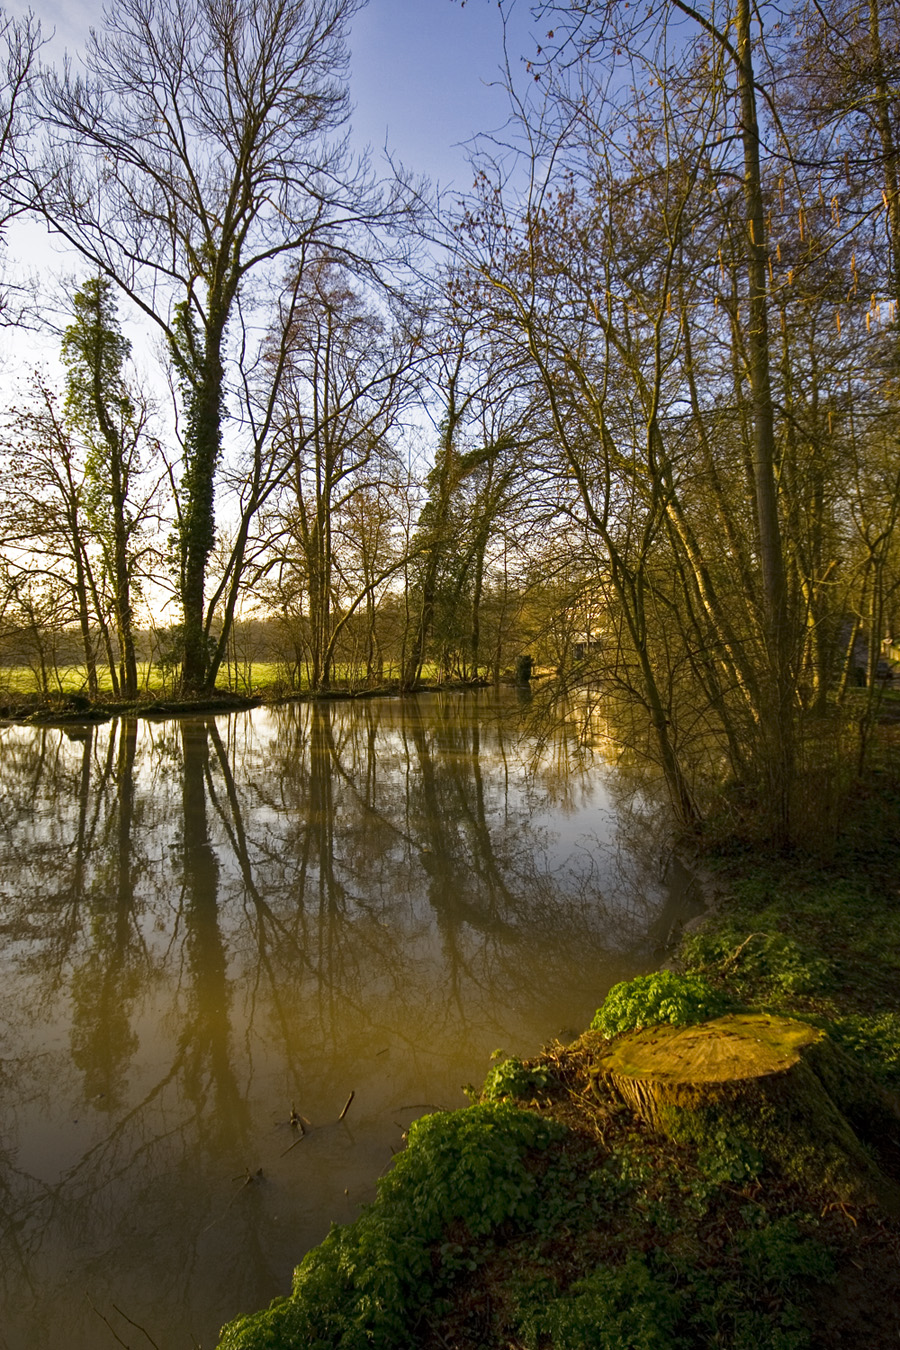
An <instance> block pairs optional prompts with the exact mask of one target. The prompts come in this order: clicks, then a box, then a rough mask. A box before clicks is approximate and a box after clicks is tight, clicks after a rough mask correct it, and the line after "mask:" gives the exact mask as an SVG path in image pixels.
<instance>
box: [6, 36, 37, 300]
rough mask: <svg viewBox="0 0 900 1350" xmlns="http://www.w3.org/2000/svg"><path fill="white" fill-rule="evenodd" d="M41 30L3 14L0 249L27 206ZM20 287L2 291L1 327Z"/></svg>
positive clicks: (10, 287)
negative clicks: (26, 169)
mask: <svg viewBox="0 0 900 1350" xmlns="http://www.w3.org/2000/svg"><path fill="white" fill-rule="evenodd" d="M40 46H41V26H40V24H39V23H38V22H37V20H36V19H35V18H34V16H33V15H32V14H31V13H30V12H29V13H28V14H26V16H25V18H24V19H20V20H16V19H12V18H10V17H9V15H6V14H3V13H2V11H0V246H2V244H3V242H4V240H3V236H4V233H5V229H6V226H7V225H8V224H9V222H10V220H12V219H13V217H14V216H16V215H18V214H19V213H20V212H21V211H22V210H23V209H25V207H26V206H27V202H28V199H27V196H25V197H23V194H22V178H21V173H22V169H23V164H24V154H25V150H26V146H27V142H28V134H29V129H30V119H29V115H28V111H27V107H26V105H27V101H28V95H29V92H30V89H31V86H32V84H33V81H34V77H35V74H36V71H37V59H38V51H39V49H40ZM19 290H20V288H19V287H16V286H13V285H12V284H9V283H8V284H7V285H6V286H4V288H3V289H2V290H0V324H10V323H15V322H16V320H17V318H18V317H19V310H18V308H17V306H16V303H15V299H14V297H15V296H16V294H17V292H18V291H19Z"/></svg>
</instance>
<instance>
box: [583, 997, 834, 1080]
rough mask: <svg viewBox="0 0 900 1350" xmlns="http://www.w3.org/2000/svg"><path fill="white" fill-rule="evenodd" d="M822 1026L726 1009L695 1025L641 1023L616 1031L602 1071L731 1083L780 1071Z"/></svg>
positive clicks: (600, 1064)
mask: <svg viewBox="0 0 900 1350" xmlns="http://www.w3.org/2000/svg"><path fill="white" fill-rule="evenodd" d="M822 1034H823V1033H822V1032H821V1031H819V1030H818V1029H817V1028H816V1027H811V1026H809V1025H808V1024H807V1023H805V1022H796V1021H794V1020H793V1019H792V1018H788V1017H773V1016H769V1015H768V1014H766V1013H729V1014H728V1015H727V1016H725V1017H717V1018H716V1019H715V1020H714V1021H712V1022H702V1023H700V1024H699V1025H697V1026H687V1027H673V1026H656V1027H645V1028H644V1029H643V1030H641V1031H634V1032H629V1033H627V1034H626V1035H623V1036H620V1037H619V1038H618V1040H616V1041H615V1042H614V1044H613V1045H612V1046H611V1047H610V1049H609V1050H608V1051H607V1053H606V1054H605V1055H603V1057H602V1058H601V1059H600V1060H599V1061H598V1064H597V1068H598V1069H599V1071H600V1072H601V1073H604V1074H611V1075H613V1077H615V1078H620V1077H625V1078H631V1079H642V1080H644V1081H648V1082H649V1081H652V1082H656V1083H665V1082H670V1083H729V1082H731V1083H734V1082H744V1081H746V1080H747V1079H752V1078H764V1077H767V1076H768V1075H770V1074H778V1073H783V1072H784V1071H786V1070H787V1069H790V1068H791V1067H792V1066H793V1065H794V1064H796V1063H797V1061H798V1060H799V1059H800V1057H801V1055H802V1053H803V1051H804V1050H806V1049H807V1047H809V1046H811V1045H814V1044H815V1043H816V1042H817V1041H819V1040H821V1039H822Z"/></svg>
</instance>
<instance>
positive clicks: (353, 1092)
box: [338, 1088, 356, 1120]
mask: <svg viewBox="0 0 900 1350" xmlns="http://www.w3.org/2000/svg"><path fill="white" fill-rule="evenodd" d="M355 1096H356V1089H355V1088H354V1089H353V1091H352V1092H351V1093H350V1096H349V1097H348V1098H347V1100H346V1101H345V1102H344V1109H343V1111H342V1112H341V1114H340V1115H339V1116H338V1120H343V1119H344V1116H345V1115H346V1114H347V1112H348V1111H349V1110H350V1103H351V1102H352V1101H353V1098H354V1097H355Z"/></svg>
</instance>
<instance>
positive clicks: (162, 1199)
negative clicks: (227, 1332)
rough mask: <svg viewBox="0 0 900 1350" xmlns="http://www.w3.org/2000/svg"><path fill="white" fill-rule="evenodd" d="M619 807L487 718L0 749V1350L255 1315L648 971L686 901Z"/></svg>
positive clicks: (144, 735)
mask: <svg viewBox="0 0 900 1350" xmlns="http://www.w3.org/2000/svg"><path fill="white" fill-rule="evenodd" d="M627 803H628V785H627V783H626V782H625V781H624V779H623V778H622V776H621V774H617V772H616V771H615V770H614V769H612V768H611V767H610V766H608V765H604V763H603V760H602V756H598V755H594V756H593V757H592V758H588V759H585V757H584V755H583V754H582V753H581V752H580V751H579V749H578V747H577V746H576V744H575V741H574V738H573V736H572V734H571V733H570V732H567V731H564V730H560V731H558V732H557V733H555V734H554V735H553V736H552V737H551V738H550V739H549V741H548V742H547V743H546V745H545V746H544V748H543V749H542V751H541V752H540V753H538V751H537V750H536V746H535V743H534V741H533V740H531V739H530V738H529V737H528V736H527V735H526V736H523V734H522V729H521V725H520V721H519V718H518V714H517V707H516V704H515V701H514V700H513V699H506V700H502V699H501V700H499V701H498V700H497V699H495V698H494V697H493V696H490V695H484V696H474V695H451V694H446V695H435V696H426V697H420V698H418V699H416V700H403V701H401V700H371V701H366V702H360V703H354V704H341V703H334V704H319V705H311V704H303V705H293V706H287V707H282V708H277V709H268V710H266V709H260V710H257V711H254V712H251V713H241V714H235V715H230V716H220V717H216V718H212V717H209V718H203V717H192V718H183V719H178V720H171V721H161V722H149V721H141V722H138V721H136V720H130V719H125V720H122V721H119V722H113V723H110V724H107V725H104V726H101V727H97V728H87V727H79V728H67V729H57V728H31V727H28V728H25V727H6V728H3V729H2V730H0V1347H2V1350H53V1348H54V1347H63V1346H64V1347H66V1350H98V1347H99V1348H100V1350H102V1347H105V1346H109V1347H114V1346H115V1345H116V1344H119V1345H127V1346H131V1347H135V1350H137V1347H146V1346H148V1345H149V1344H150V1343H151V1340H150V1338H152V1341H153V1342H155V1343H156V1345H157V1346H158V1347H159V1348H160V1350H181V1348H182V1347H184V1350H189V1348H190V1347H194V1346H201V1347H203V1350H211V1347H213V1346H214V1345H215V1343H216V1339H217V1332H218V1329H219V1327H220V1325H221V1324H222V1323H223V1322H224V1321H226V1320H227V1319H228V1318H230V1317H232V1316H234V1315H235V1314H236V1313H238V1312H240V1311H247V1310H250V1309H253V1308H256V1307H259V1306H262V1305H263V1304H265V1303H266V1302H268V1300H269V1299H271V1298H272V1297H274V1296H275V1295H276V1294H280V1293H285V1292H287V1290H288V1289H289V1286H290V1275H291V1270H292V1267H293V1265H294V1264H295V1263H296V1261H297V1260H298V1259H299V1257H300V1256H301V1255H302V1254H303V1252H304V1251H305V1250H307V1248H309V1247H310V1246H311V1245H313V1244H314V1243H316V1242H318V1241H320V1240H321V1238H322V1237H323V1236H324V1235H325V1233H326V1232H327V1230H328V1227H329V1224H330V1223H331V1222H332V1221H339V1222H340V1221H345V1220H349V1219H352V1218H353V1217H354V1216H355V1215H356V1213H357V1212H358V1209H359V1206H360V1204H361V1203H363V1202H365V1201H367V1200H369V1199H370V1198H371V1196H372V1194H373V1186H374V1181H375V1178H376V1177H377V1176H378V1175H379V1173H380V1172H382V1171H383V1170H384V1168H385V1167H386V1166H387V1165H388V1164H389V1162H390V1159H391V1155H392V1152H393V1151H394V1150H396V1149H397V1148H399V1147H401V1136H402V1133H403V1131H404V1130H405V1128H406V1126H407V1125H408V1124H409V1122H410V1121H411V1120H412V1119H414V1118H415V1117H416V1116H417V1115H421V1114H423V1112H424V1111H425V1110H426V1109H431V1108H433V1107H454V1106H458V1105H463V1104H465V1098H464V1096H463V1093H462V1091H461V1085H462V1084H463V1083H466V1082H469V1081H480V1080H481V1079H482V1078H483V1076H484V1073H485V1072H486V1069H487V1067H488V1056H489V1055H490V1053H491V1051H492V1050H494V1049H495V1048H498V1047H502V1048H503V1049H504V1050H505V1051H507V1052H509V1053H520V1054H528V1053H529V1052H533V1051H534V1050H535V1049H536V1048H537V1047H539V1046H540V1045H541V1044H542V1043H544V1042H546V1041H547V1040H549V1039H551V1038H552V1037H554V1036H561V1037H563V1038H565V1037H572V1036H574V1035H575V1034H576V1033H577V1032H578V1031H579V1030H581V1029H582V1028H583V1027H584V1026H585V1025H586V1024H587V1022H588V1021H589V1019H590V1017H591V1015H592V1013H593V1010H594V1009H595V1008H596V1006H597V1004H598V1003H599V1002H600V1001H601V999H602V997H603V995H604V993H605V991H606V990H607V989H608V988H609V986H610V985H611V984H612V983H614V982H615V981H616V980H618V979H621V978H624V977H626V976H628V975H631V974H634V973H636V972H637V971H639V970H644V969H648V968H649V967H650V966H651V965H653V964H654V960H655V958H656V959H658V955H659V947H660V944H661V943H662V942H663V941H664V940H665V936H666V934H667V932H668V930H669V928H670V927H671V924H672V922H673V921H674V920H675V919H676V918H677V917H678V916H679V914H683V913H685V912H686V911H687V910H688V909H689V908H690V906H691V905H692V903H694V904H695V903H696V901H692V897H691V887H690V883H689V879H688V878H686V877H685V876H684V874H683V873H682V872H681V871H680V869H678V868H677V867H675V866H674V865H671V864H669V865H666V862H665V860H666V849H665V841H664V839H661V837H660V830H659V826H658V825H657V826H654V825H653V824H652V823H648V819H647V815H646V811H647V809H648V808H647V807H646V804H645V805H644V807H643V808H642V809H638V808H636V807H635V805H634V803H633V801H632V802H631V804H630V805H628V804H627ZM663 870H665V878H663V876H662V871H663ZM351 1091H352V1092H353V1093H354V1094H355V1095H354V1098H353V1101H352V1103H351V1105H350V1107H349V1109H348V1111H347V1113H346V1115H345V1117H344V1119H343V1120H342V1121H339V1119H338V1117H339V1116H340V1114H341V1111H342V1108H343V1107H344V1105H345V1103H346V1101H347V1099H348V1097H349V1095H350V1093H351ZM292 1110H296V1111H297V1112H298V1113H300V1114H302V1115H303V1116H304V1117H305V1118H306V1119H307V1120H308V1121H309V1122H310V1125H309V1127H308V1129H307V1133H306V1136H305V1137H304V1138H303V1140H302V1142H300V1143H299V1144H297V1145H296V1147H293V1148H292V1147H291V1145H292V1144H293V1143H294V1141H295V1140H296V1139H297V1138H298V1137H299V1135H298V1133H297V1131H296V1129H294V1128H292V1126H291V1124H290V1117H291V1113H292Z"/></svg>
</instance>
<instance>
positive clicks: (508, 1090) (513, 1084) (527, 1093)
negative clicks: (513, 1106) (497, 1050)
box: [481, 1055, 550, 1102]
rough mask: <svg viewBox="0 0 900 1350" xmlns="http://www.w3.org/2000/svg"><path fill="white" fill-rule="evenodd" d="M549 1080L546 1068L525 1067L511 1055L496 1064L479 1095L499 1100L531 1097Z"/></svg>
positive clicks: (494, 1100)
mask: <svg viewBox="0 0 900 1350" xmlns="http://www.w3.org/2000/svg"><path fill="white" fill-rule="evenodd" d="M549 1081H550V1074H549V1073H548V1071H547V1070H546V1069H543V1068H541V1067H540V1066H537V1067H535V1068H533V1069H529V1068H526V1067H525V1065H524V1064H523V1063H522V1061H521V1060H520V1059H516V1058H515V1056H514V1055H513V1056H511V1057H510V1058H509V1059H504V1060H503V1061H502V1063H500V1064H496V1065H495V1066H494V1068H493V1069H491V1071H490V1073H489V1074H488V1076H487V1078H486V1079H485V1080H484V1087H483V1088H482V1089H481V1095H482V1097H483V1098H484V1100H485V1101H489V1102H499V1101H503V1100H504V1098H506V1097H525V1098H530V1097H533V1096H534V1094H535V1092H538V1091H540V1089H541V1088H545V1087H546V1086H547V1084H548V1082H549Z"/></svg>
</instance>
